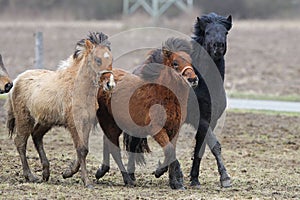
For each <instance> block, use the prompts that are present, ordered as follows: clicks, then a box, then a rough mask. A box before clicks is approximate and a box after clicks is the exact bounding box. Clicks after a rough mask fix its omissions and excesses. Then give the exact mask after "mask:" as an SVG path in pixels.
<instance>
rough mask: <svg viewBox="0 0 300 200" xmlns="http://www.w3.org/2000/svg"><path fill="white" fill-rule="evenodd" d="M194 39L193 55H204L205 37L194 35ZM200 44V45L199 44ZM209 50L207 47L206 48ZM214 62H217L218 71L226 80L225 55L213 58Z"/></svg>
mask: <svg viewBox="0 0 300 200" xmlns="http://www.w3.org/2000/svg"><path fill="white" fill-rule="evenodd" d="M192 39H193V40H194V41H192V44H193V49H194V51H196V52H194V54H195V55H193V57H198V56H204V55H205V54H203V53H201V51H203V49H205V47H204V46H203V38H202V37H198V36H197V37H193V38H192ZM199 45H200V46H199ZM205 50H206V51H207V49H205ZM213 61H214V63H215V64H216V66H217V68H218V71H219V73H220V75H221V77H222V80H223V82H224V78H225V60H224V56H222V57H221V58H220V59H217V60H215V59H213Z"/></svg>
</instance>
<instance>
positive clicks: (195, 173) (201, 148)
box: [190, 119, 209, 187]
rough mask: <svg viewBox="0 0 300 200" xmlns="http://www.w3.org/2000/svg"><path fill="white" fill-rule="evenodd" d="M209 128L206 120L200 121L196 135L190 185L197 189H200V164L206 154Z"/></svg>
mask: <svg viewBox="0 0 300 200" xmlns="http://www.w3.org/2000/svg"><path fill="white" fill-rule="evenodd" d="M208 128H209V125H208V123H207V121H205V120H202V119H201V120H200V123H199V127H198V130H197V133H196V137H195V139H196V145H195V149H194V156H193V164H192V169H191V172H190V177H191V179H190V181H191V183H190V185H191V186H195V187H200V182H199V171H200V163H201V159H202V157H203V154H204V152H205V145H206V142H205V137H206V133H207V130H208Z"/></svg>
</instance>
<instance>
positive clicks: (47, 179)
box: [43, 172, 50, 182]
mask: <svg viewBox="0 0 300 200" xmlns="http://www.w3.org/2000/svg"><path fill="white" fill-rule="evenodd" d="M49 177H50V173H48V172H46V173H44V172H43V181H44V182H47V181H49Z"/></svg>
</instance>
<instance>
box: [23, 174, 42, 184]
mask: <svg viewBox="0 0 300 200" xmlns="http://www.w3.org/2000/svg"><path fill="white" fill-rule="evenodd" d="M25 179H26V181H28V182H31V183H38V182H39V179H38V177H36V176H34V175H33V174H29V175H28V176H26V177H25Z"/></svg>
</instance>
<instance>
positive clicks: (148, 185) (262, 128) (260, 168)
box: [0, 100, 300, 199]
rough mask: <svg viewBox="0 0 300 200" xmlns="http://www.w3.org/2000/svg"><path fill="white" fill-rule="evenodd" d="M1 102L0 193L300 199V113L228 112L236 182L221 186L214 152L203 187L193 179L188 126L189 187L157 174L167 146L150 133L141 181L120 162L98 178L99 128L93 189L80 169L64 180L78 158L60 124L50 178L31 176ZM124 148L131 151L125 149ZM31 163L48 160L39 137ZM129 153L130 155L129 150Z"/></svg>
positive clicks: (226, 140) (181, 152) (185, 164)
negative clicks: (126, 181) (128, 177)
mask: <svg viewBox="0 0 300 200" xmlns="http://www.w3.org/2000/svg"><path fill="white" fill-rule="evenodd" d="M2 105H3V100H1V101H0V113H1V119H0V160H1V165H0V194H1V199H2V198H3V199H54V198H57V199H70V198H72V199H82V198H86V199H96V198H97V199H219V198H223V199H227V198H229V199H252V198H260V199H299V198H300V179H299V175H300V170H299V166H300V155H299V147H300V137H299V133H300V117H292V116H282V115H263V114H251V113H233V112H228V113H227V116H226V123H225V127H224V128H223V132H222V133H221V134H218V138H219V139H220V141H221V144H222V151H223V158H224V161H225V165H226V167H227V170H228V172H229V174H230V175H231V177H232V183H233V186H232V187H231V188H228V189H224V188H221V187H220V185H219V181H218V180H219V176H218V172H217V166H216V163H215V160H214V158H213V156H212V155H211V153H210V152H209V151H207V152H206V154H205V156H204V159H203V161H202V165H201V177H200V181H201V183H202V187H201V188H200V189H194V188H191V187H189V186H188V184H189V177H188V175H189V170H190V167H191V155H192V151H193V150H192V149H193V146H194V139H193V138H194V132H193V131H192V129H191V128H190V127H188V126H185V128H183V130H182V132H181V133H180V137H179V140H178V143H177V144H178V147H177V157H178V158H179V161H180V163H181V167H182V170H183V173H184V181H185V186H186V188H187V190H185V191H174V190H171V189H170V188H169V187H168V176H167V175H163V176H162V177H161V178H159V179H156V178H155V177H154V176H153V175H152V174H151V172H152V171H153V170H154V169H155V167H156V165H157V162H158V160H159V159H160V160H162V159H163V156H162V150H161V149H160V148H159V147H158V145H157V144H156V143H154V142H153V140H150V146H151V149H152V151H153V152H152V153H151V154H150V155H148V156H147V164H146V165H145V166H142V167H138V168H137V174H136V176H137V186H136V187H134V188H127V187H124V186H123V181H122V178H121V174H120V172H119V170H118V168H117V167H116V165H115V162H114V161H113V160H112V159H111V163H112V168H111V170H110V172H109V173H108V174H107V175H106V176H105V177H103V178H102V179H100V181H98V182H96V180H95V178H94V173H95V172H96V170H97V167H98V166H99V164H100V163H101V159H102V154H101V152H102V132H101V131H100V130H97V131H95V133H92V134H91V139H90V153H89V155H88V160H87V163H88V166H87V168H88V170H89V175H90V178H91V179H92V180H93V181H94V189H92V190H91V189H85V188H84V187H83V184H82V181H81V179H80V173H78V174H76V175H75V176H74V177H72V178H69V179H63V178H62V176H61V173H62V172H63V171H64V169H66V168H67V166H68V165H69V163H70V161H71V160H72V159H73V158H74V157H75V150H74V148H73V145H72V142H71V138H70V135H69V133H67V131H66V130H65V129H62V128H55V129H53V130H52V131H50V132H49V133H48V134H47V135H46V136H45V137H44V142H45V150H46V153H47V156H48V158H49V161H50V164H51V176H50V180H49V182H46V183H45V182H44V183H35V184H33V183H27V182H26V181H25V179H24V178H23V176H22V167H21V162H20V159H19V156H18V153H17V150H16V148H15V146H14V143H13V140H12V139H9V138H8V134H7V130H6V129H5V126H4V123H3V121H4V118H3V113H4V109H3V108H2ZM123 155H124V153H123ZM27 157H28V160H29V165H30V167H31V169H32V171H33V173H35V174H36V175H38V176H39V177H41V165H40V161H39V158H38V154H37V152H36V150H35V149H34V146H33V143H32V140H31V139H29V141H28V154H27ZM124 160H126V156H125V157H124Z"/></svg>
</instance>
